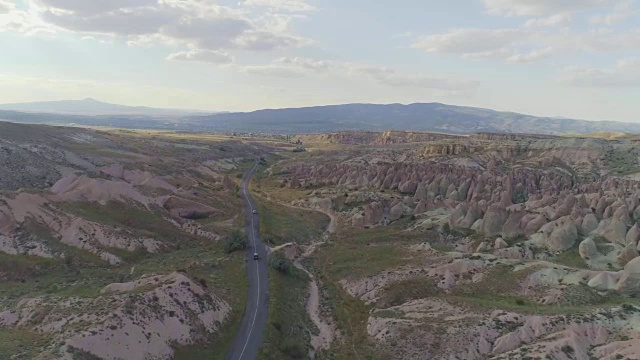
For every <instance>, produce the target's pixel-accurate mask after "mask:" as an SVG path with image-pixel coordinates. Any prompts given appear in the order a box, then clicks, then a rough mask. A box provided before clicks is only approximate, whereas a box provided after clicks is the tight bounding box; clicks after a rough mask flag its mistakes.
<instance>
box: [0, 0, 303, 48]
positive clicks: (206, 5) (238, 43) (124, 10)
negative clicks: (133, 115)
mask: <svg viewBox="0 0 640 360" xmlns="http://www.w3.org/2000/svg"><path fill="white" fill-rule="evenodd" d="M26 1H27V3H28V4H29V7H28V9H29V10H28V11H17V10H15V9H14V8H10V9H9V8H8V9H9V11H10V12H11V13H10V14H9V15H6V16H3V15H0V31H14V32H22V33H27V32H29V31H32V30H33V29H34V28H36V27H35V26H32V25H30V24H32V23H34V24H38V27H39V28H40V29H47V30H48V31H49V32H51V33H53V32H72V33H77V34H79V35H80V36H85V35H89V36H95V35H109V36H117V37H122V38H124V39H125V40H126V41H127V43H128V44H129V45H130V46H149V45H155V44H160V43H165V44H170V45H180V44H182V45H189V46H190V47H191V48H199V49H202V50H231V49H246V50H256V51H258V50H259V51H269V50H274V49H283V48H289V47H293V48H295V47H301V46H304V45H307V44H309V43H311V41H310V40H309V39H304V38H302V37H299V36H296V35H294V34H292V33H291V21H292V20H293V19H295V18H296V17H299V16H301V15H298V14H295V13H292V12H295V11H307V10H308V6H304V4H306V3H304V2H301V1H293V0H289V1H272V2H269V1H266V2H265V1H258V2H257V3H256V4H255V6H258V5H260V4H262V5H260V6H267V5H269V4H270V5H269V7H273V8H274V9H280V8H282V9H285V10H286V11H288V12H289V13H287V14H281V13H272V12H264V11H261V12H259V13H257V14H256V13H255V12H252V11H249V9H248V8H245V7H243V6H244V5H243V4H242V3H240V4H239V5H238V6H236V7H230V6H221V5H218V4H217V2H216V1H214V0H111V1H105V0H100V1H88V0H26ZM5 3H6V0H0V6H2V8H1V9H4V8H5V6H4V4H5ZM267 3H268V4H267ZM296 4H297V5H296ZM7 18H9V19H10V20H7Z"/></svg>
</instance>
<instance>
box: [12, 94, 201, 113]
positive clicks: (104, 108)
mask: <svg viewBox="0 0 640 360" xmlns="http://www.w3.org/2000/svg"><path fill="white" fill-rule="evenodd" d="M0 110H11V111H22V112H32V113H52V114H68V115H146V116H186V115H193V114H205V113H209V114H211V113H213V112H206V111H199V110H183V109H159V108H152V107H146V106H125V105H117V104H109V103H105V102H102V101H98V100H95V99H91V98H87V99H84V100H62V101H43V102H29V103H15V104H0Z"/></svg>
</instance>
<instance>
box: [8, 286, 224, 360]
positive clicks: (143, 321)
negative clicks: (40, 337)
mask: <svg viewBox="0 0 640 360" xmlns="http://www.w3.org/2000/svg"><path fill="white" fill-rule="evenodd" d="M78 308H82V309H84V311H85V312H84V313H81V314H76V315H75V316H69V315H68V314H69V313H70V311H72V310H77V309H78ZM230 310H231V308H230V307H229V305H228V304H227V303H226V302H225V301H223V300H222V299H221V298H219V297H218V296H216V294H215V293H214V291H213V290H212V289H208V288H204V287H203V286H202V285H201V284H199V283H196V282H194V281H192V280H191V279H190V278H188V277H186V276H185V275H183V274H181V273H172V274H168V275H162V276H149V277H145V278H142V279H139V280H136V281H134V282H130V283H122V284H111V285H108V286H107V287H105V288H104V289H103V290H102V296H100V297H98V298H96V299H91V298H72V299H55V298H54V299H47V298H35V299H25V300H23V301H21V302H20V304H18V307H17V309H16V310H15V311H11V310H9V311H5V312H4V313H0V319H9V318H10V319H11V322H10V323H5V324H0V326H2V325H4V326H5V327H9V328H14V327H15V328H27V327H28V328H31V329H32V330H33V331H37V332H39V333H41V334H45V335H46V336H50V337H52V338H53V340H54V343H55V344H56V346H55V347H54V350H50V351H51V352H50V353H47V354H44V355H54V353H55V354H56V355H58V356H59V354H64V355H65V356H64V357H63V358H73V356H72V354H74V353H78V351H82V352H84V353H85V354H87V356H92V357H95V358H100V359H132V360H145V359H150V358H155V359H169V358H172V356H173V355H174V346H175V345H183V346H184V345H192V344H194V343H196V342H199V341H202V339H206V338H209V337H211V336H214V335H215V334H216V333H217V331H218V330H219V328H220V326H221V324H222V323H223V322H224V321H225V319H226V318H227V317H228V315H229V313H230ZM34 316H38V317H39V318H40V319H41V320H40V321H38V322H37V323H35V324H34V323H33V322H32V319H33V317H34ZM149 334H151V335H149Z"/></svg>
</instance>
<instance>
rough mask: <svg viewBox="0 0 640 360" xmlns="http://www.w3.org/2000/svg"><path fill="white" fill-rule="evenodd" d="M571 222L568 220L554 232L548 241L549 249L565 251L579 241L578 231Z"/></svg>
mask: <svg viewBox="0 0 640 360" xmlns="http://www.w3.org/2000/svg"><path fill="white" fill-rule="evenodd" d="M570 220H571V219H570V218H566V219H565V220H564V221H562V222H561V223H560V224H559V225H558V226H557V227H556V228H555V229H554V230H553V232H552V233H551V235H550V236H549V240H548V246H549V249H551V250H554V251H564V250H567V249H570V248H571V247H573V245H574V244H575V242H576V240H577V239H578V230H577V229H576V226H575V225H574V224H573V222H572V221H570Z"/></svg>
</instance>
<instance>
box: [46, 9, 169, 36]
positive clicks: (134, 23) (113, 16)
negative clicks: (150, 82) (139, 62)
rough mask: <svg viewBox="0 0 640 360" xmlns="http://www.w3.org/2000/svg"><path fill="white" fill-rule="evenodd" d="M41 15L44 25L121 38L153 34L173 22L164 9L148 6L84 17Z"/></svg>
mask: <svg viewBox="0 0 640 360" xmlns="http://www.w3.org/2000/svg"><path fill="white" fill-rule="evenodd" d="M41 16H42V19H43V20H44V21H45V22H48V23H50V24H53V25H56V26H58V27H61V28H64V29H67V30H71V31H76V32H80V33H99V34H110V35H125V36H126V35H146V34H153V33H156V32H158V31H160V29H161V27H163V26H164V25H165V24H167V23H171V22H174V21H176V20H177V19H176V18H175V15H174V14H171V13H170V12H168V11H166V10H163V9H157V8H148V7H145V8H136V9H117V10H114V11H110V12H105V13H91V14H88V15H85V14H78V13H74V12H60V11H54V10H47V11H45V12H43V13H42V15H41Z"/></svg>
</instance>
